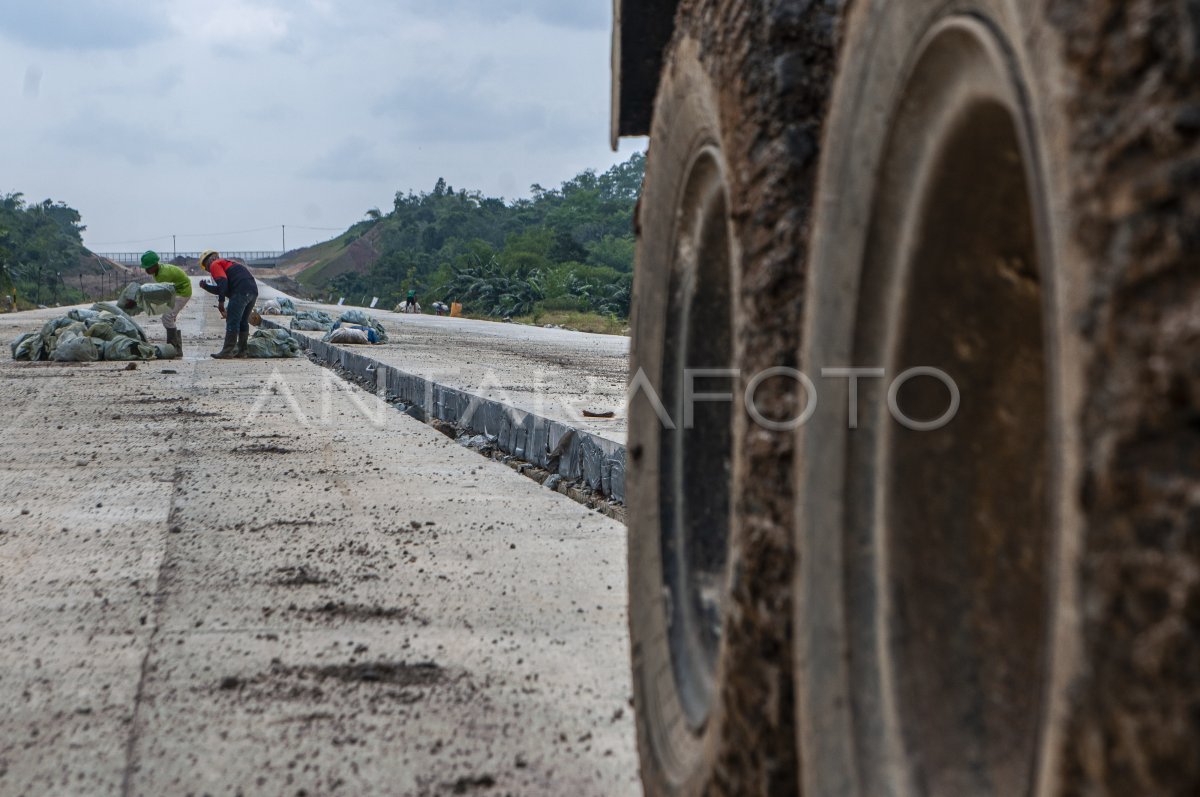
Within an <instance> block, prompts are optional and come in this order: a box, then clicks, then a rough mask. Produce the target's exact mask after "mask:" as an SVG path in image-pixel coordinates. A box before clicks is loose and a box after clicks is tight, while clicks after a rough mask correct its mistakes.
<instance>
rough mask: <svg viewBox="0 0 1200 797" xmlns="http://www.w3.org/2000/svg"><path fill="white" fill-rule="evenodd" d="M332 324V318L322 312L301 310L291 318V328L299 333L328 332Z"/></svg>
mask: <svg viewBox="0 0 1200 797" xmlns="http://www.w3.org/2000/svg"><path fill="white" fill-rule="evenodd" d="M333 323H334V322H333V316H331V315H330V314H329V313H326V312H325V311H323V310H301V311H300V312H298V313H296V315H294V316H292V323H291V327H292V329H295V330H297V331H300V332H328V331H329V330H331V329H333Z"/></svg>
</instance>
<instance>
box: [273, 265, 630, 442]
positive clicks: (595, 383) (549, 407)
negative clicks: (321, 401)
mask: <svg viewBox="0 0 1200 797" xmlns="http://www.w3.org/2000/svg"><path fill="white" fill-rule="evenodd" d="M263 295H264V296H266V295H278V296H283V295H284V294H280V293H279V292H278V291H274V290H272V289H270V288H265V286H264V291H263ZM296 307H297V308H298V309H302V310H305V309H313V310H324V311H325V312H327V313H329V314H330V315H332V316H333V317H334V318H337V317H338V315H339V314H340V313H341V312H343V311H345V310H347V309H349V308H346V307H337V306H333V305H323V304H310V303H307V302H300V301H296ZM367 312H369V313H371V314H372V315H373V316H375V317H376V318H378V319H379V320H380V322H381V323H383V325H384V327H385V328H386V329H387V330H388V335H389V338H390V339H389V341H388V343H386V344H384V345H381V346H368V347H364V346H356V347H348V348H355V349H363V350H365V351H364V352H363V353H365V354H369V355H370V356H371V357H372V358H374V359H376V360H378V361H379V362H381V363H383V364H384V365H389V366H392V367H393V368H397V369H399V370H401V371H405V372H407V373H409V374H413V375H415V376H421V377H424V378H426V379H428V380H429V381H431V382H437V383H438V384H441V385H446V386H448V387H453V388H457V389H459V390H464V391H466V392H468V393H471V394H473V395H477V396H482V397H483V398H487V399H493V400H495V401H498V402H501V403H503V404H506V405H508V406H510V407H515V408H517V409H520V410H523V411H526V412H532V413H534V414H535V415H539V416H541V417H545V418H550V419H553V420H559V421H562V422H563V423H566V424H569V425H570V426H571V427H573V428H576V429H580V430H582V431H585V432H590V433H592V434H595V435H598V436H600V437H604V438H607V439H609V440H612V441H614V442H617V443H622V444H624V442H625V430H626V417H625V390H626V384H627V383H628V380H629V338H627V337H623V336H621V335H596V334H590V333H586V332H574V331H572V330H568V329H545V328H542V327H533V326H527V325H524V324H501V323H496V322H492V321H479V320H475V319H469V318H449V317H447V316H433V315H416V314H413V315H409V314H405V313H395V312H387V311H380V310H368V311H367ZM272 320H275V321H278V322H279V323H281V324H283V325H285V326H286V325H287V323H288V320H289V319H287V318H286V317H276V318H274V319H272ZM296 334H298V335H308V336H310V337H317V338H320V337H321V335H322V334H323V333H320V332H316V333H313V332H308V333H305V332H297V333H296ZM585 411H591V412H593V413H596V414H605V413H609V412H611V413H612V414H613V417H611V418H589V417H586V416H585V415H584V412H585Z"/></svg>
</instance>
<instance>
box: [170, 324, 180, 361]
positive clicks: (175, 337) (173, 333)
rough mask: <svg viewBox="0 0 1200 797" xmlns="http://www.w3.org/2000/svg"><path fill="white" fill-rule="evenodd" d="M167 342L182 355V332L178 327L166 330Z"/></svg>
mask: <svg viewBox="0 0 1200 797" xmlns="http://www.w3.org/2000/svg"><path fill="white" fill-rule="evenodd" d="M167 343H170V344H171V345H172V346H174V347H175V351H177V352H179V356H180V357H182V356H183V333H182V332H180V331H179V330H178V329H168V330H167Z"/></svg>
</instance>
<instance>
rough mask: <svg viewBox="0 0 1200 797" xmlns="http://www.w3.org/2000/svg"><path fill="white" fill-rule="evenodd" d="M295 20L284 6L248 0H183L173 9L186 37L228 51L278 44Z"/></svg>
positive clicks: (175, 22)
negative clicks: (279, 6) (248, 0)
mask: <svg viewBox="0 0 1200 797" xmlns="http://www.w3.org/2000/svg"><path fill="white" fill-rule="evenodd" d="M291 21H292V15H291V14H290V13H289V12H288V11H286V10H284V9H282V8H278V7H275V6H272V5H265V4H263V3H256V2H247V1H246V0H183V1H182V2H177V3H176V4H175V7H174V9H173V11H172V13H171V22H172V23H173V24H174V26H175V28H176V29H177V30H178V32H179V33H180V34H181V35H182V36H183V37H185V38H187V39H191V40H198V41H200V42H202V43H204V44H207V45H210V46H212V47H214V48H216V49H217V50H219V51H221V52H226V53H233V52H240V51H244V50H251V51H256V50H262V49H266V48H270V47H275V46H277V45H278V44H280V43H281V42H284V41H285V40H287V38H288V34H289V30H290V28H291Z"/></svg>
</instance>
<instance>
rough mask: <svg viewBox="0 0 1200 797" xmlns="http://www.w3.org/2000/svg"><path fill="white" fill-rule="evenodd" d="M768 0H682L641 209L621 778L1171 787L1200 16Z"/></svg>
mask: <svg viewBox="0 0 1200 797" xmlns="http://www.w3.org/2000/svg"><path fill="white" fill-rule="evenodd" d="M761 5H762V6H763V7H762V8H759V6H758V5H756V4H741V3H731V2H720V0H712V1H711V2H696V3H692V4H685V5H684V8H683V10H682V11H681V14H680V16H679V19H678V22H679V25H680V26H681V27H680V30H679V31H678V33H677V36H676V40H675V42H674V44H673V45H672V50H671V53H670V57H669V58H668V61H667V63H668V66H667V68H666V69H665V70H664V75H663V80H662V83H661V86H660V91H659V97H658V100H657V104H656V114H655V122H654V130H653V133H652V145H651V153H650V158H649V164H648V172H647V179H646V186H645V190H644V194H643V199H642V210H641V215H640V218H639V221H640V238H639V252H638V272H637V276H636V282H635V295H634V319H633V336H634V340H633V364H632V373H633V375H634V391H633V395H632V401H631V407H630V444H629V451H630V464H629V469H630V474H629V475H630V478H629V483H630V485H631V487H630V490H629V493H630V495H629V499H630V515H629V522H630V560H629V565H630V613H631V618H630V626H631V635H632V642H633V668H634V688H635V702H636V708H637V719H638V731H639V745H640V750H641V757H642V772H643V782H644V784H645V786H646V791H647V793H648V794H653V795H685V794H792V793H797V792H798V791H800V792H802V793H804V794H811V795H839V796H840V795H863V796H864V797H866V796H867V795H876V794H894V795H926V794H928V795H954V796H955V797H957V796H958V795H964V794H972V795H1013V794H1029V795H1058V794H1087V793H1094V794H1105V793H1112V794H1132V793H1147V794H1149V793H1155V794H1193V793H1197V792H1198V791H1200V763H1198V761H1197V757H1196V756H1195V750H1196V749H1198V747H1200V727H1198V726H1197V721H1196V717H1197V716H1200V667H1196V666H1195V662H1196V661H1198V660H1200V658H1197V657H1198V656H1200V612H1197V611H1196V606H1200V597H1198V596H1200V577H1197V576H1196V573H1198V572H1200V546H1197V545H1196V543H1195V540H1196V535H1197V533H1198V532H1197V530H1196V527H1195V518H1197V517H1200V499H1197V498H1196V496H1197V495H1200V460H1198V459H1197V458H1198V457H1200V453H1197V452H1200V432H1197V429H1198V428H1200V427H1198V426H1197V425H1196V424H1195V421H1194V419H1195V417H1197V413H1198V412H1200V410H1198V409H1197V407H1200V387H1197V386H1196V385H1197V384H1198V383H1197V382H1196V381H1195V372H1194V367H1195V363H1196V362H1200V328H1198V327H1197V325H1196V324H1195V323H1194V319H1195V318H1197V317H1200V309H1198V308H1200V270H1198V269H1195V268H1194V263H1193V267H1192V268H1188V267H1187V264H1188V262H1189V258H1192V259H1193V260H1194V251H1195V250H1194V249H1189V247H1188V246H1187V245H1186V241H1188V240H1192V241H1200V221H1198V219H1200V186H1198V183H1200V181H1195V180H1190V181H1189V180H1186V179H1184V178H1183V177H1182V175H1186V174H1190V172H1188V171H1187V169H1186V163H1187V160H1186V157H1187V153H1188V152H1189V151H1191V149H1192V148H1193V147H1194V146H1195V145H1196V139H1197V136H1196V133H1195V130H1193V129H1192V128H1188V127H1187V126H1186V125H1182V126H1181V125H1175V126H1174V128H1171V129H1170V130H1168V129H1167V128H1165V127H1163V125H1162V124H1161V123H1159V122H1156V121H1155V120H1156V119H1158V120H1161V119H1164V118H1179V115H1180V114H1183V115H1185V116H1186V109H1187V108H1189V107H1200V106H1198V105H1197V104H1196V103H1197V101H1198V100H1200V97H1198V96H1197V94H1198V92H1197V89H1196V85H1198V84H1197V83H1196V82H1195V81H1192V80H1191V78H1192V77H1193V76H1194V75H1195V74H1197V72H1200V66H1198V63H1200V55H1198V54H1197V52H1193V51H1189V50H1188V44H1187V43H1188V42H1191V41H1194V40H1196V39H1197V37H1200V30H1196V29H1195V28H1194V27H1192V26H1193V25H1194V24H1195V21H1194V20H1191V19H1190V18H1188V17H1186V15H1185V13H1184V11H1183V9H1181V8H1177V9H1163V8H1160V9H1158V11H1157V12H1156V13H1154V14H1150V13H1148V14H1146V15H1143V16H1142V17H1139V18H1137V19H1135V17H1138V14H1139V13H1140V12H1139V11H1138V10H1137V9H1133V10H1130V11H1128V12H1127V13H1128V15H1129V17H1128V18H1127V19H1124V20H1112V22H1113V24H1114V25H1117V27H1119V26H1120V25H1121V24H1125V25H1128V26H1130V31H1129V32H1128V33H1127V35H1126V38H1125V40H1123V41H1120V42H1114V37H1118V34H1117V33H1114V29H1113V26H1112V25H1110V26H1109V27H1108V28H1105V27H1103V26H1098V25H1093V24H1091V23H1089V21H1088V20H1089V19H1093V18H1095V17H1097V16H1101V10H1100V9H1099V8H1098V7H1097V8H1093V6H1099V5H1101V4H1100V3H1099V2H1098V1H1097V2H1085V0H1075V1H1073V2H1067V1H1066V0H1063V1H1062V2H1052V3H1048V4H1046V3H1033V2H1015V1H1014V0H979V2H975V3H972V4H970V5H969V6H968V5H965V4H962V3H957V2H944V1H940V0H912V2H904V3H898V2H894V1H890V0H860V2H858V3H857V4H855V5H854V7H853V10H852V13H851V14H850V17H849V20H848V21H843V20H840V19H839V18H838V17H837V16H836V14H832V12H830V11H829V10H828V9H826V8H825V7H824V6H823V4H815V5H816V6H817V8H814V7H813V5H814V4H792V6H788V4H786V3H784V4H761ZM777 5H778V6H779V8H776V6H777ZM693 6H695V7H694V8H693ZM768 6H769V7H768ZM781 8H782V9H784V10H780V9H781ZM787 8H791V9H792V13H790V15H789V14H786V13H784V12H785V11H786V9H787ZM821 14H824V15H825V16H823V17H822V16H820V15H821ZM831 14H832V15H831ZM756 15H761V16H762V18H761V19H758V18H756ZM714 20H716V21H719V22H720V23H721V24H720V25H717V24H716V23H715V22H714ZM781 20H782V21H781ZM1135 23H1136V24H1135ZM839 26H844V27H841V28H839ZM785 27H786V32H785V33H780V30H782V29H783V28H785ZM1172 30H1175V31H1176V32H1178V31H1179V30H1188V31H1191V32H1192V33H1191V34H1190V35H1191V38H1189V36H1182V37H1179V36H1176V37H1174V38H1172V36H1171V35H1170V32H1171V31H1172ZM1139 36H1140V37H1141V38H1140V39H1139V38H1138V37H1139ZM1151 43H1152V44H1153V46H1150V45H1151ZM839 46H840V48H841V53H840V56H836V53H837V49H838V47H839ZM801 47H803V48H804V49H803V55H797V50H798V48H801ZM822 48H823V49H822ZM1139 48H1140V49H1139ZM1172 48H1174V49H1172ZM1130 52H1141V53H1142V54H1143V57H1142V58H1141V59H1140V60H1139V59H1133V58H1125V59H1124V60H1122V58H1121V56H1122V54H1125V55H1128V54H1129V53H1130ZM835 56H836V57H837V63H838V68H837V70H836V72H837V77H836V81H835V80H834V70H833V69H832V66H831V65H832V63H833V62H834V60H835ZM803 59H807V60H803ZM1096 64H1104V65H1105V66H1104V70H1107V71H1104V70H1102V71H1101V73H1100V76H1097V72H1096V70H1097V69H1098V67H1097V66H1096ZM800 67H803V68H800ZM797 73H799V75H798V74H797ZM1151 88H1153V90H1151ZM813 125H815V126H816V127H817V128H818V129H821V128H823V131H824V132H823V135H821V136H814V135H813V134H812V129H813ZM1189 131H1191V132H1189ZM1102 132H1108V133H1109V134H1111V135H1115V134H1116V132H1120V133H1121V134H1122V135H1124V136H1126V137H1127V140H1129V141H1134V140H1141V141H1144V142H1148V143H1147V145H1146V146H1143V147H1135V146H1125V147H1124V148H1121V147H1113V146H1110V144H1111V142H1110V141H1109V140H1108V139H1106V138H1105V137H1104V136H1103V135H1102V134H1101V133H1102ZM1138 135H1141V137H1142V138H1141V139H1138V137H1137V136H1138ZM818 141H819V142H822V143H821V145H820V146H819V147H817V146H816V143H817V142H818ZM1139 171H1140V172H1142V173H1143V176H1141V177H1139V176H1138V174H1137V173H1138V172H1139ZM1170 175H1176V177H1175V178H1173V179H1172V178H1170ZM1189 252H1190V253H1189ZM1189 319H1191V320H1190V321H1189ZM1146 358H1151V359H1149V360H1147V359H1146ZM914 369H916V370H914ZM800 372H803V374H804V376H800ZM639 386H640V389H639ZM1189 386H1190V387H1189ZM720 394H727V398H726V397H724V396H722V397H718V395H720ZM801 421H804V422H803V423H801ZM1167 440H1170V441H1172V442H1171V443H1170V444H1169V445H1168V444H1167V443H1166V441H1167ZM1129 457H1134V458H1135V460H1133V461H1131V460H1130V459H1129ZM1189 518H1190V520H1189ZM1181 657H1182V658H1181ZM1185 661H1190V662H1192V665H1191V666H1188V665H1186V664H1184V663H1183V662H1185ZM1134 731H1136V732H1134ZM1131 734H1132V735H1131Z"/></svg>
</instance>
